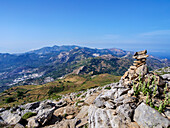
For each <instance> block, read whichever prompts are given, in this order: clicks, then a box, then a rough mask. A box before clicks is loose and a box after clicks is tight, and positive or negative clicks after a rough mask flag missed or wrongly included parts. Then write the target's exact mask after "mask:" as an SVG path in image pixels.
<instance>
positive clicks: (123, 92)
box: [118, 88, 130, 96]
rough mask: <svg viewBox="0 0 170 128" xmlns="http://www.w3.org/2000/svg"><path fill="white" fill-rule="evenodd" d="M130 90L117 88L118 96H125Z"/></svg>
mask: <svg viewBox="0 0 170 128" xmlns="http://www.w3.org/2000/svg"><path fill="white" fill-rule="evenodd" d="M129 90H130V89H129V88H119V89H118V96H121V95H123V94H126V93H127V92H128V91H129Z"/></svg>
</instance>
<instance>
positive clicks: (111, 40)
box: [0, 0, 170, 56]
mask: <svg viewBox="0 0 170 128" xmlns="http://www.w3.org/2000/svg"><path fill="white" fill-rule="evenodd" d="M72 44H75V45H80V46H87V47H95V48H121V49H125V50H132V51H137V50H143V49H148V51H149V52H150V53H157V52H159V53H160V52H161V53H162V54H166V55H169V56H170V0H0V53H3V52H10V53H21V52H25V51H29V50H31V49H37V48H41V47H44V46H53V45H72Z"/></svg>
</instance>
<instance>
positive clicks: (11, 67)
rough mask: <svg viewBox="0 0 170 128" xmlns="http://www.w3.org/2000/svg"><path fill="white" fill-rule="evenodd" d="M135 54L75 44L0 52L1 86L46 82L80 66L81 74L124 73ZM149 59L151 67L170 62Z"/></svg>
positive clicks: (158, 66) (155, 67) (159, 66)
mask: <svg viewBox="0 0 170 128" xmlns="http://www.w3.org/2000/svg"><path fill="white" fill-rule="evenodd" d="M50 48H51V50H49V49H50ZM56 48H58V50H57V51H55V50H56ZM70 49H71V50H70ZM42 51H44V52H43V53H42ZM40 53H42V54H40ZM132 54H133V53H132V52H128V51H124V50H121V49H115V48H112V49H97V48H95V49H92V48H88V47H80V46H78V47H77V46H76V45H73V46H53V47H47V50H46V47H45V48H41V49H39V50H34V51H32V52H31V53H29V52H27V53H24V54H19V55H16V54H0V67H2V68H1V69H0V86H1V88H5V87H8V86H9V85H10V86H11V85H12V86H13V85H17V84H19V85H22V84H24V85H25V84H43V83H44V80H45V79H46V77H52V79H57V78H59V77H62V76H64V75H66V74H69V73H72V72H74V70H77V69H79V68H80V67H81V66H84V68H83V69H82V70H81V71H80V72H79V74H89V73H91V74H92V75H94V74H102V73H110V74H113V75H122V74H123V73H124V72H125V71H126V70H127V68H128V66H130V65H131V64H132V61H133V59H132V58H131V57H132ZM147 61H148V66H149V67H150V70H153V69H157V68H161V67H166V66H169V65H170V62H169V60H159V59H157V58H153V57H152V58H151V57H150V58H149V59H148V60H147ZM22 81H23V82H22ZM37 82H38V83H37ZM2 86H3V87H2ZM3 90H4V89H3Z"/></svg>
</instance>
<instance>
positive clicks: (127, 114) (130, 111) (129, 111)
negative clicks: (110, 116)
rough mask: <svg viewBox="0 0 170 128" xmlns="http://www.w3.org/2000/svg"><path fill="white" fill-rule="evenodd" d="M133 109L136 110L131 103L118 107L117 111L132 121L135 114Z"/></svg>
mask: <svg viewBox="0 0 170 128" xmlns="http://www.w3.org/2000/svg"><path fill="white" fill-rule="evenodd" d="M133 111H134V110H133V109H131V107H130V106H129V104H123V105H121V106H119V107H118V108H117V109H116V112H117V113H118V114H119V115H123V116H124V117H125V118H126V120H127V121H128V122H129V123H130V122H131V118H132V116H133Z"/></svg>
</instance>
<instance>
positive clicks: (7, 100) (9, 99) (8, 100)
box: [5, 97, 14, 103]
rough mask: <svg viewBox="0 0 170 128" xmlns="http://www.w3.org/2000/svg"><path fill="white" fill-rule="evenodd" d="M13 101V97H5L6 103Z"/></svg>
mask: <svg viewBox="0 0 170 128" xmlns="http://www.w3.org/2000/svg"><path fill="white" fill-rule="evenodd" d="M11 102H14V98H13V97H8V98H7V99H5V103H11Z"/></svg>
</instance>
